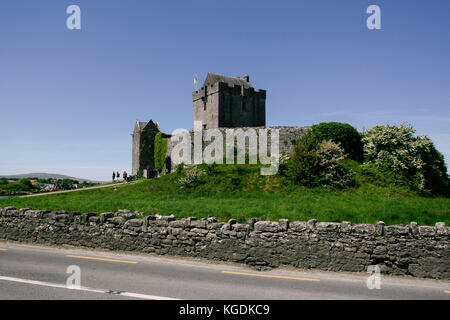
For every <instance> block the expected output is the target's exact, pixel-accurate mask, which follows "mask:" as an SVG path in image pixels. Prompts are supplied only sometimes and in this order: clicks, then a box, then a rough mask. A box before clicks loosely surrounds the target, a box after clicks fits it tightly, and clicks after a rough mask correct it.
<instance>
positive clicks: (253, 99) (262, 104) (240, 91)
mask: <svg viewBox="0 0 450 320" xmlns="http://www.w3.org/2000/svg"><path fill="white" fill-rule="evenodd" d="M192 101H193V105H194V106H193V115H194V119H193V120H194V122H195V121H201V122H202V125H203V129H211V128H235V127H261V126H265V125H266V91H265V90H258V91H257V90H255V89H253V87H252V85H251V83H250V77H249V76H248V75H245V76H244V77H243V78H237V77H227V76H222V75H218V74H213V73H208V76H207V77H206V80H205V83H204V84H203V87H202V88H201V89H200V90H199V91H195V92H194V93H193V94H192Z"/></svg>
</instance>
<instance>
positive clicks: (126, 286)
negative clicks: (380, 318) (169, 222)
mask: <svg viewBox="0 0 450 320" xmlns="http://www.w3.org/2000/svg"><path fill="white" fill-rule="evenodd" d="M70 266H72V267H71V268H69V267H70ZM74 266H75V267H74ZM68 268H69V271H70V273H67V271H68ZM78 268H79V269H78ZM77 270H79V271H80V273H79V275H80V277H79V279H80V283H79V286H77V285H78V283H77V282H76V276H77V275H78V272H77ZM368 276H369V274H349V273H331V272H311V271H297V270H291V269H275V270H272V271H269V272H258V271H255V270H253V269H250V268H247V267H245V266H240V265H232V264H219V263H214V264H213V263H206V262H200V261H196V260H192V259H182V258H163V257H157V256H152V255H138V254H126V253H120V254H119V253H112V252H103V251H94V250H84V249H64V248H55V247H43V246H34V245H21V244H15V243H8V242H0V299H2V300H5V299H33V300H35V299H39V300H42V299H44V300H57V299H153V300H160V299H192V300H196V299H202V300H210V299H214V300H222V299H226V300H254V299H258V300H273V299H444V300H450V281H436V280H418V279H412V278H408V277H388V276H381V281H380V286H381V288H380V289H368V287H367V279H368ZM69 277H71V278H70V279H71V281H69V285H70V287H67V280H68V278H69ZM74 279H75V280H74Z"/></svg>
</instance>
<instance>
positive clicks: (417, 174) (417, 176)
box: [362, 124, 449, 194]
mask: <svg viewBox="0 0 450 320" xmlns="http://www.w3.org/2000/svg"><path fill="white" fill-rule="evenodd" d="M362 140H363V142H364V156H365V164H364V165H366V166H371V165H372V166H377V167H380V168H383V169H385V170H389V171H392V172H395V173H397V174H399V175H401V176H403V177H405V178H406V179H407V181H409V183H410V184H411V186H412V187H413V188H414V189H417V190H419V191H423V192H426V193H441V194H445V193H447V192H448V187H449V182H448V181H449V179H448V176H447V168H446V166H445V162H444V157H443V156H442V154H440V153H439V152H438V151H437V150H436V148H435V146H434V144H433V142H432V141H431V140H430V139H429V138H428V137H426V136H415V129H414V128H413V127H412V126H410V125H406V124H402V125H400V126H389V125H384V126H383V125H378V126H375V127H373V128H372V129H370V130H369V131H368V132H367V133H366V134H364V136H363V139H362Z"/></svg>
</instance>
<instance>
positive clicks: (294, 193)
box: [0, 164, 450, 225]
mask: <svg viewBox="0 0 450 320" xmlns="http://www.w3.org/2000/svg"><path fill="white" fill-rule="evenodd" d="M353 165H354V164H353ZM355 171H356V172H357V171H358V170H355ZM179 178H180V176H179V175H177V174H176V173H174V174H170V175H167V176H164V177H161V178H158V179H152V180H144V181H140V182H138V183H135V184H129V185H122V186H118V187H111V188H105V189H96V190H86V191H79V192H73V193H66V194H58V195H56V194H55V195H47V196H42V197H34V198H14V197H12V198H6V199H0V207H5V206H10V205H12V206H15V207H18V208H24V207H27V208H33V209H49V210H66V211H78V212H98V213H101V212H110V211H117V210H118V209H129V210H132V211H135V210H138V211H140V212H144V213H146V214H155V213H159V214H162V215H169V214H174V215H175V216H177V217H179V218H181V217H191V216H195V217H198V218H203V217H208V216H215V217H218V218H219V219H220V220H222V221H226V220H227V219H230V218H234V219H237V220H238V221H240V222H245V221H247V220H248V219H249V218H252V217H256V218H259V219H270V220H278V219H283V218H287V219H290V220H291V221H296V220H301V221H304V220H309V219H312V218H315V219H317V220H319V221H335V222H340V221H351V222H353V223H375V222H377V221H380V220H382V221H384V222H385V223H387V224H408V223H410V222H411V221H416V222H418V223H419V224H424V225H434V224H435V223H436V222H440V221H442V222H446V223H447V224H450V199H449V198H444V197H422V196H419V195H417V194H415V193H413V192H411V191H409V190H408V189H406V188H403V187H398V186H395V185H394V184H392V183H390V182H386V181H384V180H383V179H381V178H380V177H378V176H376V175H375V176H374V175H371V174H364V175H362V174H361V173H360V172H357V173H356V181H357V186H356V187H352V188H348V189H345V190H329V189H324V188H321V189H308V188H304V187H301V186H296V185H292V184H291V183H290V182H289V181H288V180H287V179H286V178H283V177H281V176H279V175H277V176H272V177H268V176H261V175H260V174H259V168H258V167H257V166H249V165H240V166H239V165H237V166H234V165H233V166H228V165H223V166H217V168H216V169H215V170H214V172H209V173H208V174H206V175H204V176H202V178H201V183H200V184H199V185H198V186H197V187H195V188H190V189H181V188H180V187H179V185H178V183H177V181H178V179H179Z"/></svg>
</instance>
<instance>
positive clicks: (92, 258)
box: [66, 254, 138, 264]
mask: <svg viewBox="0 0 450 320" xmlns="http://www.w3.org/2000/svg"><path fill="white" fill-rule="evenodd" d="M66 257H67V258H76V259H86V260H97V261H106V262H120V263H130V264H136V263H138V262H137V261H127V260H115V259H105V258H95V257H85V256H73V255H70V254H68V255H66Z"/></svg>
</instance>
